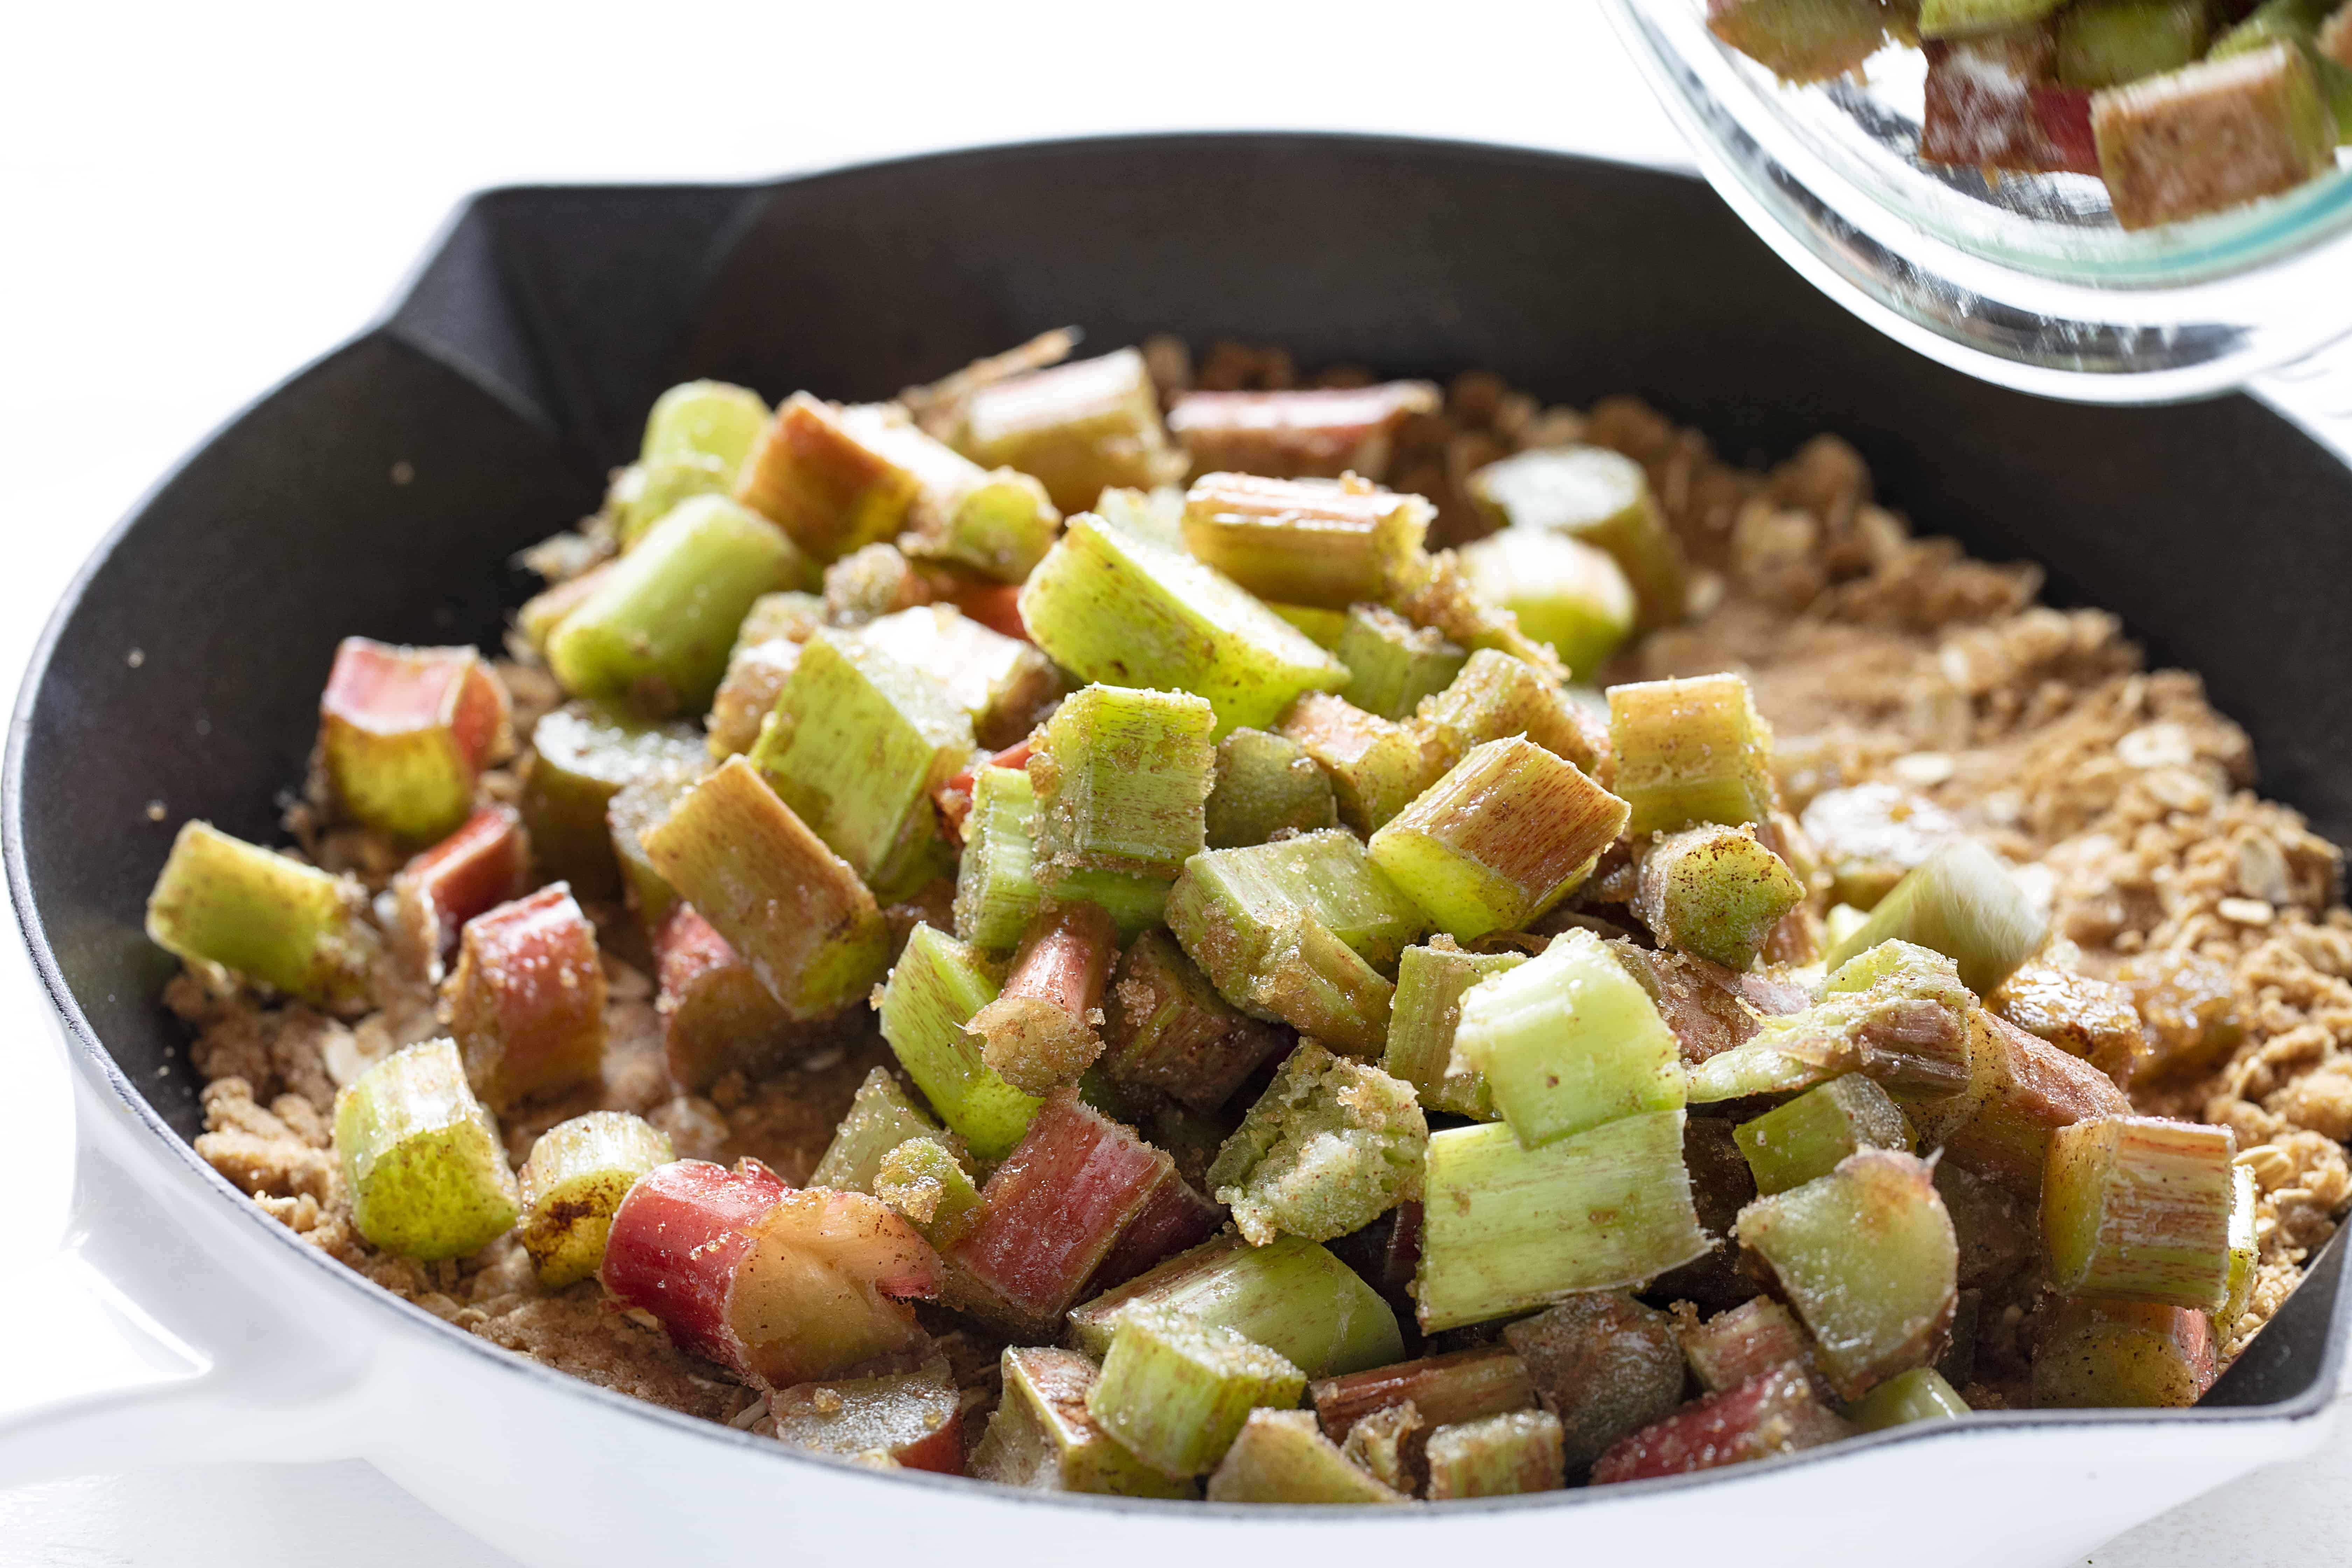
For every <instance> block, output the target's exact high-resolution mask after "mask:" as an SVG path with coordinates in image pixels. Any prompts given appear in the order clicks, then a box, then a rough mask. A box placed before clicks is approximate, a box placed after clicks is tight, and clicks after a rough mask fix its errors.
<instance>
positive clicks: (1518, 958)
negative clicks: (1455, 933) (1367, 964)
mask: <svg viewBox="0 0 2352 1568" xmlns="http://www.w3.org/2000/svg"><path fill="white" fill-rule="evenodd" d="M1527 961H1528V955H1527V954H1526V953H1524V952H1463V951H1462V950H1461V949H1459V948H1457V947H1454V946H1453V945H1452V944H1451V943H1448V944H1447V945H1445V946H1443V947H1409V948H1406V949H1405V950H1404V956H1403V957H1402V958H1401V959H1400V960H1398V961H1397V979H1396V995H1395V998H1394V999H1393V1001H1391V1004H1390V1006H1389V1038H1388V1045H1387V1047H1386V1048H1385V1050H1384V1051H1383V1052H1382V1054H1381V1068H1382V1070H1384V1071H1386V1072H1388V1073H1389V1074H1391V1076H1393V1077H1396V1078H1400V1079H1403V1080H1404V1081H1405V1082H1407V1083H1409V1084H1411V1085H1412V1086H1413V1089H1414V1090H1415V1091H1416V1092H1417V1093H1418V1094H1419V1095H1420V1097H1421V1103H1422V1106H1423V1109H1424V1110H1444V1111H1448V1112H1451V1113H1452V1114H1454V1115H1455V1116H1468V1117H1473V1118H1475V1119H1476V1120H1477V1121H1493V1120H1494V1119H1495V1101H1494V1097H1493V1096H1492V1095H1491V1094H1490V1093H1488V1092H1487V1089H1486V1079H1483V1078H1481V1077H1479V1076H1478V1074H1477V1073H1475V1071H1472V1070H1470V1069H1469V1068H1464V1069H1463V1070H1461V1071H1459V1072H1456V1071H1454V1068H1453V1061H1454V1030H1455V1028H1456V1027H1457V1026H1459V1025H1460V1023H1461V1021H1462V998H1463V995H1464V994H1465V993H1467V992H1468V991H1469V990H1470V988H1471V987H1472V986H1474V985H1475V984H1478V983H1479V982H1480V981H1482V980H1484V979H1486V977H1487V976H1489V975H1493V974H1500V973H1503V972H1505V971H1506V970H1511V969H1517V967H1518V966H1519V965H1520V964H1522V963H1526V962H1527Z"/></svg>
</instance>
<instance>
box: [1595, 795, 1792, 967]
mask: <svg viewBox="0 0 2352 1568" xmlns="http://www.w3.org/2000/svg"><path fill="white" fill-rule="evenodd" d="M1804 898H1805V885H1804V883H1803V882H1801V881H1800V880H1798V878H1797V874H1796V873H1795V872H1794V871H1791V870H1790V868H1789V863H1788V862H1787V861H1785V860H1783V859H1781V858H1780V856H1778V855H1776V854H1774V853H1773V852H1772V851H1771V850H1769V849H1768V848H1766V847H1764V846H1763V844H1761V843H1760V842H1759V841H1758V839H1757V837H1756V831H1755V829H1753V828H1751V827H1745V826H1742V827H1725V826H1721V825H1720V824H1717V823H1706V824H1704V825H1702V826H1697V827H1692V828H1685V830H1684V831H1682V832H1680V833H1670V834H1668V835H1666V836H1665V837H1663V838H1660V839H1659V840H1657V841H1656V842H1655V843H1654V844H1652V845H1651V846H1650V847H1649V849H1648V850H1647V852H1645V853H1644V854H1643V857H1642V871H1641V879H1640V881H1639V883H1638V885H1637V886H1636V888H1635V890H1634V894H1633V913H1634V914H1635V915H1636V916H1638V917H1640V919H1641V921H1642V923H1643V925H1646V926H1648V927H1649V928H1650V932H1651V934H1652V935H1653V936H1655V937H1656V938H1657V939H1658V940H1659V941H1660V942H1664V943H1665V944H1667V945H1668V946H1670V947H1675V948H1679V949H1681V950H1682V951H1683V952H1689V953H1696V955H1697V956H1699V957H1701V958H1706V959H1712V960H1714V961H1715V962H1716V963H1720V964H1722V965H1724V966H1725V967H1727V968H1729V969H1746V968H1748V966H1749V965H1750V964H1752V963H1755V962H1756V955H1757V954H1758V953H1759V952H1763V951H1764V942H1765V939H1766V938H1768V937H1769V936H1770V935H1771V934H1772V928H1773V927H1774V926H1776V925H1779V924H1780V919H1781V917H1782V916H1784V915H1786V914H1787V913H1788V912H1789V911H1790V910H1793V909H1795V908H1796V907H1797V906H1798V905H1799V904H1801V903H1802V902H1803V901H1804Z"/></svg>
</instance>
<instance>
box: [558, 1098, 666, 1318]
mask: <svg viewBox="0 0 2352 1568" xmlns="http://www.w3.org/2000/svg"><path fill="white" fill-rule="evenodd" d="M676 1158H677V1152H676V1151H674V1150H673V1149H672V1148H671V1147H670V1142H669V1134H668V1133H667V1132H664V1131H661V1130H660V1129H659V1128H657V1127H654V1126H652V1125H650V1124H649V1123H647V1122H646V1121H643V1120H641V1119H640V1118H638V1117H635V1116H631V1115H628V1114H626V1113H625V1112H623V1111H618V1110H592V1111H590V1112H589V1113H588V1114H587V1115H585V1116H575V1117H573V1118H572V1120H571V1121H562V1122H558V1123H557V1124H556V1125H554V1126H553V1127H551V1128H549V1129H548V1130H547V1131H544V1132H542V1133H541V1134H540V1135H539V1137H538V1139H537V1140H536V1141H534V1142H532V1144H531V1146H530V1158H529V1159H527V1160H525V1161H524V1162H523V1163H522V1171H521V1172H520V1180H521V1187H522V1226H521V1232H522V1245H523V1250H524V1251H526V1252H528V1253H530V1261H531V1267H532V1268H533V1269H534V1270H536V1271H537V1273H538V1275H539V1282H540V1284H541V1286H543V1287H544V1288H546V1289H550V1290H560V1289H562V1288H563V1287H565V1286H566V1285H571V1284H574V1283H576V1282H577V1281H579V1280H582V1279H587V1278H588V1277H589V1276H590V1275H591V1274H593V1273H595V1272H596V1270H597V1268H598V1267H599V1266H600V1265H601V1264H603V1262H604V1237H606V1235H607V1234H609V1233H610V1231H611V1230H612V1226H613V1211H614V1210H615V1209H617V1208H619V1207H620V1206H621V1200H622V1199H623V1198H625V1197H626V1196H628V1194H629V1189H630V1187H632V1186H634V1185H635V1184H636V1181H637V1178H638V1177H640V1176H642V1175H644V1174H645V1173H646V1172H648V1171H650V1170H652V1169H654V1168H655V1167H656V1166H657V1165H667V1164H668V1163H670V1162H671V1161H672V1160H675V1159H676Z"/></svg>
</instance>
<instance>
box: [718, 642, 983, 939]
mask: <svg viewBox="0 0 2352 1568" xmlns="http://www.w3.org/2000/svg"><path fill="white" fill-rule="evenodd" d="M973 750H974V742H973V740H972V733H971V720H970V719H968V718H967V717H966V716H965V715H964V713H963V711H962V710H961V709H959V708H958V707H957V706H956V705H955V704H954V703H953V702H952V701H951V700H950V699H949V697H948V694H947V692H946V690H945V689H944V688H942V687H941V686H940V683H939V682H938V681H936V680H933V679H929V677H927V676H924V675H921V674H919V673H918V672H917V671H915V670H913V669H910V668H908V667H907V666H905V665H903V664H901V663H899V662H898V660H897V659H895V658H891V657H890V656H889V655H888V654H887V653H884V652H883V651H882V650H881V649H879V648H877V647H874V646H872V645H871V644H870V643H867V642H865V641H862V640H860V639H859V638H857V637H853V636H851V635H850V634H847V633H844V632H833V631H824V632H818V633H817V634H816V635H815V636H814V637H810V638H809V639H808V641H807V642H806V643H804V644H803V645H802V647H801V655H800V659H799V662H798V663H796V664H795V665H794V666H793V673H792V675H791V676H790V678H789V679H786V680H785V682H784V689H783V690H782V692H781V693H780V694H778V696H777V698H776V707H775V711H774V713H773V714H772V715H771V717H770V718H769V720H768V722H767V724H766V726H765V727H764V728H763V729H762V730H761V732H760V739H759V742H758V743H757V744H756V745H754V746H753V747H752V748H751V765H752V766H754V767H756V768H758V769H759V770H760V773H761V777H763V778H765V779H766V780H767V781H768V783H769V784H770V785H771V786H772V787H773V788H774V790H775V792H776V794H777V795H778V796H779V797H780V798H781V799H782V801H783V803H784V804H785V805H789V806H791V807H792V808H793V811H794V812H795V813H796V814H798V816H800V818H801V820H802V821H803V822H805V823H807V824H808V825H809V826H810V827H811V828H812V829H813V830H814V832H815V834H816V836H817V837H819V838H822V839H824V842H825V845H826V847H828V848H830V849H832V850H833V852H834V853H835V854H836V855H838V856H840V857H841V858H843V859H844V860H845V861H847V862H848V863H849V866H850V868H851V869H852V870H854V871H856V873H857V874H858V876H859V877H861V878H863V879H865V881H866V885H867V886H869V887H871V888H872V889H874V890H875V892H876V893H877V895H878V896H880V897H882V898H885V899H889V898H896V897H898V896H899V895H900V894H903V893H906V892H908V891H910V890H911V889H914V888H915V887H917V886H919V885H920V884H921V883H922V882H924V881H926V880H928V879H929V878H931V877H933V876H936V875H940V874H943V873H944V872H945V871H946V870H947V869H948V868H949V865H950V849H949V847H948V845H947V842H946V840H945V839H944V838H942V837H940V826H939V815H938V813H937V812H936V811H935V810H934V809H933V808H932V805H931V794H932V792H933V791H935V790H937V789H938V788H939V787H940V785H942V784H946V783H947V781H948V780H949V779H950V778H952V777H954V776H955V775H956V774H957V773H960V772H961V771H962V770H963V768H964V766H965V765H966V764H967V763H970V762H971V755H972V752H973Z"/></svg>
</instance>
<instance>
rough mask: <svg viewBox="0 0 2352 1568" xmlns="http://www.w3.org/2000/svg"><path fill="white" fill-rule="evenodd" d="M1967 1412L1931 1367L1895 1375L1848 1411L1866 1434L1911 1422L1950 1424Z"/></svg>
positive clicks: (1954, 1392)
mask: <svg viewBox="0 0 2352 1568" xmlns="http://www.w3.org/2000/svg"><path fill="white" fill-rule="evenodd" d="M1968 1413H1969V1402H1968V1401H1967V1400H1965V1399H1962V1398H1961V1397H1960V1396H1959V1394H1958V1392H1957V1391H1956V1390H1955V1389H1954V1388H1953V1387H1952V1385H1951V1384H1948V1383H1946V1382H1945V1381H1944V1377H1943V1374H1942V1373H1939V1372H1937V1370H1936V1369H1935V1368H1934V1367H1932V1366H1915V1367H1913V1368H1912V1369H1911V1370H1910V1371H1909V1372H1901V1373H1895V1375H1894V1376H1893V1377H1890V1378H1888V1379H1887V1380H1886V1381H1885V1383H1882V1384H1879V1385H1878V1386H1877V1387H1876V1388H1874V1389H1872V1390H1871V1391H1870V1392H1869V1393H1868V1394H1864V1395H1863V1396H1862V1398H1861V1399H1860V1400H1858V1401H1857V1402H1856V1403H1855V1405H1854V1406H1853V1409H1852V1410H1850V1411H1848V1412H1847V1414H1848V1415H1851V1416H1852V1417H1853V1424H1854V1425H1855V1426H1859V1427H1861V1428H1862V1429H1863V1430H1864V1431H1865V1432H1884V1431H1885V1430H1886V1429H1887V1428H1888V1427H1890V1426H1909V1425H1910V1424H1911V1423H1912V1422H1914V1421H1949V1420H1952V1419H1954V1418H1955V1417H1957V1416H1961V1415H1967V1414H1968Z"/></svg>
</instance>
